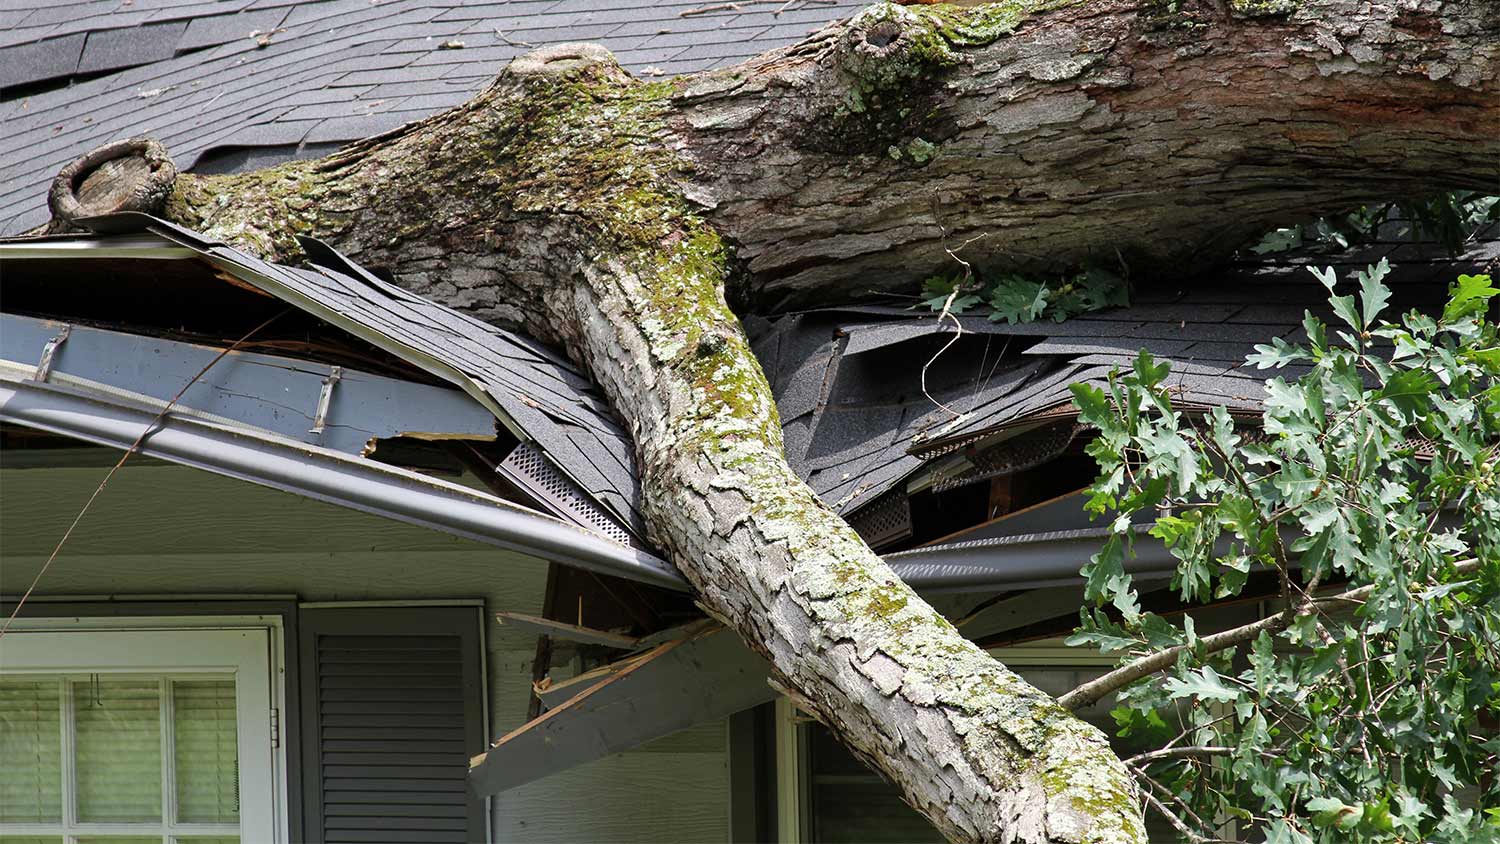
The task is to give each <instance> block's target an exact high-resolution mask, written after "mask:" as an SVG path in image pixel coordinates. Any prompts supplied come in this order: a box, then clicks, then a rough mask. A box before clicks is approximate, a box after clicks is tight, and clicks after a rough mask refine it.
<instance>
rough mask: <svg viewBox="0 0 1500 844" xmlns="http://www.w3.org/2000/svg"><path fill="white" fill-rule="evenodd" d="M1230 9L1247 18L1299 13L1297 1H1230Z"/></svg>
mask: <svg viewBox="0 0 1500 844" xmlns="http://www.w3.org/2000/svg"><path fill="white" fill-rule="evenodd" d="M1229 8H1230V9H1231V10H1233V11H1234V12H1235V14H1238V15H1240V16H1242V17H1247V18H1256V17H1268V16H1272V15H1289V14H1291V13H1292V12H1295V11H1297V0H1229Z"/></svg>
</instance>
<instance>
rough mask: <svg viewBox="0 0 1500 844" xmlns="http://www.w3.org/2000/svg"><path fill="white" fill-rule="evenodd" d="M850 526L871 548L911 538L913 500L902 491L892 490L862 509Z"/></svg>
mask: <svg viewBox="0 0 1500 844" xmlns="http://www.w3.org/2000/svg"><path fill="white" fill-rule="evenodd" d="M849 525H850V526H851V527H853V528H854V530H855V532H856V533H858V534H859V535H860V537H861V538H863V539H864V541H865V542H866V543H868V544H869V545H870V547H871V548H879V547H880V546H881V545H885V544H888V543H891V542H895V541H897V540H900V539H905V538H907V537H908V536H911V500H910V499H908V498H907V497H906V493H905V492H904V491H901V490H892V491H891V492H888V493H886V494H885V495H882V496H880V497H879V498H877V499H875V501H874V502H873V503H872V504H870V505H868V506H866V507H862V508H860V510H859V512H857V513H855V514H854V515H853V516H851V517H850V518H849Z"/></svg>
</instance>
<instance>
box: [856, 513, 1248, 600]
mask: <svg viewBox="0 0 1500 844" xmlns="http://www.w3.org/2000/svg"><path fill="white" fill-rule="evenodd" d="M1150 529H1151V526H1150V525H1132V526H1131V530H1132V531H1133V532H1134V533H1135V535H1136V540H1137V541H1136V543H1135V557H1134V558H1130V559H1126V560H1125V571H1127V572H1129V573H1130V574H1135V575H1161V576H1163V577H1170V576H1171V575H1172V573H1173V572H1174V571H1175V570H1176V568H1177V558H1176V557H1174V556H1172V553H1171V552H1170V551H1168V550H1167V547H1166V546H1165V545H1163V544H1162V543H1161V541H1160V540H1158V539H1156V538H1155V537H1153V536H1150V535H1148V533H1147V531H1149V530H1150ZM1109 535H1110V531H1109V529H1108V528H1083V529H1079V530H1054V531H1046V532H1043V533H1023V534H1020V535H1017V536H1004V537H1000V538H998V539H977V540H973V541H970V542H950V543H947V544H945V545H930V546H928V547H925V548H913V549H912V550H910V551H898V552H897V553H895V554H887V555H886V557H885V561H886V562H887V563H888V564H890V566H891V568H892V569H895V571H896V574H898V575H900V576H901V579H902V580H904V581H906V582H907V583H908V584H910V585H911V586H912V588H914V589H918V590H920V591H922V592H926V593H929V594H936V593H942V592H964V591H971V590H979V589H1037V588H1041V587H1044V586H1067V585H1076V584H1078V583H1081V582H1082V581H1083V578H1082V577H1081V576H1080V575H1079V574H1078V570H1079V569H1081V568H1083V565H1084V564H1085V563H1087V562H1088V561H1089V558H1090V557H1092V556H1093V555H1094V554H1096V553H1098V552H1099V549H1100V548H1102V547H1103V546H1104V541H1105V540H1106V539H1108V538H1109ZM1142 540H1144V541H1142ZM1223 544H1224V550H1225V551H1226V552H1227V551H1228V547H1229V540H1228V539H1224V540H1223Z"/></svg>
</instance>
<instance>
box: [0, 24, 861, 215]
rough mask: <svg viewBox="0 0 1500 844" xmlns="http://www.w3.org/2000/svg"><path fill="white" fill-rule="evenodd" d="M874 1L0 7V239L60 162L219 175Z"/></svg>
mask: <svg viewBox="0 0 1500 844" xmlns="http://www.w3.org/2000/svg"><path fill="white" fill-rule="evenodd" d="M862 5H864V0H774V2H773V0H739V2H735V3H718V2H712V1H711V0H660V2H648V1H647V0H509V2H489V3H465V2H463V0H311V2H307V0H303V2H297V0H204V2H183V0H78V1H77V2H66V0H64V2H41V0H15V2H8V3H4V4H0V124H3V131H0V139H3V140H0V235H12V234H17V233H20V232H23V231H28V230H30V229H32V228H34V227H35V226H37V225H40V224H42V223H45V222H46V220H47V211H46V203H45V197H46V189H47V185H48V184H49V183H50V181H51V179H52V177H53V175H55V174H56V173H57V171H58V170H59V169H60V168H61V167H62V166H63V165H64V164H66V163H67V162H69V161H71V160H73V159H74V158H77V157H78V156H80V155H82V154H83V153H85V152H87V151H88V150H90V149H93V148H95V147H97V146H100V145H101V144H105V143H108V142H110V141H114V140H119V139H121V138H127V137H133V136H137V135H150V136H152V137H154V138H156V139H157V140H159V141H161V142H162V143H163V144H164V145H165V146H166V147H167V149H169V150H170V151H171V153H172V156H173V158H174V160H175V161H176V163H177V166H178V167H179V168H181V169H183V170H196V171H198V172H227V171H233V170H240V169H252V168H255V167H260V166H265V165H267V164H271V163H275V162H277V161H282V160H286V159H288V158H292V157H309V156H314V155H321V154H323V153H325V152H328V151H330V150H331V149H333V148H335V147H337V146H339V145H340V144H343V143H347V142H349V141H354V140H358V139H361V138H365V137H368V136H371V135H375V134H379V133H381V132H384V131H387V130H390V129H394V128H395V127H397V126H400V125H401V124H404V123H408V122H411V121H413V120H418V119H421V118H423V117H426V116H428V115H430V114H433V113H435V112H438V111H442V110H444V109H447V108H449V107H451V106H454V105H457V104H459V103H461V102H463V101H464V100H467V99H468V98H469V97H471V96H472V95H473V94H474V93H475V92H476V91H478V90H479V89H480V88H482V87H483V86H484V85H485V84H486V83H488V82H489V81H490V80H491V79H493V78H494V77H495V75H496V74H497V73H498V72H499V71H500V70H501V69H502V68H504V67H505V65H506V63H507V62H509V61H510V60H511V59H513V58H515V57H516V56H518V55H520V54H522V53H525V52H527V51H529V50H532V49H535V48H537V47H542V46H546V45H549V44H558V43H564V42H570V41H590V42H594V43H598V44H602V45H604V46H605V47H607V48H609V49H610V50H611V51H613V52H614V53H615V56H616V57H617V58H618V59H619V60H620V63H621V64H622V65H623V66H624V67H625V68H627V69H628V70H630V71H632V72H633V73H635V74H636V75H638V76H645V77H654V76H664V75H672V74H679V73H689V72H693V71H699V70H706V69H709V68H713V67H719V66H722V65H726V64H733V63H735V62H737V61H741V60H743V59H746V58H749V57H751V56H754V55H757V54H759V53H762V52H765V51H766V50H769V49H772V48H774V47H780V46H784V45H786V44H790V43H793V42H796V41H799V40H801V39H802V38H803V37H804V36H806V35H807V34H808V33H809V32H811V31H812V30H815V29H817V28H820V27H821V26H823V25H824V24H826V23H828V22H829V21H832V20H835V19H837V18H841V17H846V16H848V15H849V14H852V13H853V12H854V11H855V10H856V9H858V8H859V7H860V6H862Z"/></svg>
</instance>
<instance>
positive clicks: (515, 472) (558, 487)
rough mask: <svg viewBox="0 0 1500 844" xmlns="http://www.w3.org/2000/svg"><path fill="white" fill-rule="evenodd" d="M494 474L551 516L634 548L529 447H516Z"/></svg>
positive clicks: (627, 535)
mask: <svg viewBox="0 0 1500 844" xmlns="http://www.w3.org/2000/svg"><path fill="white" fill-rule="evenodd" d="M495 471H497V472H499V473H500V475H501V476H502V477H504V478H505V479H506V480H507V481H509V482H511V483H512V484H515V485H516V486H518V487H520V488H521V489H522V490H524V491H525V492H526V493H527V494H528V495H530V496H531V497H532V498H533V499H535V500H536V502H537V503H538V504H540V505H541V506H542V507H543V508H544V509H546V510H547V512H549V513H551V514H552V515H554V516H556V517H558V518H560V519H564V520H566V521H570V522H573V523H574V524H576V525H579V526H580V527H585V528H588V529H589V530H592V531H595V532H597V533H601V534H603V535H605V536H607V537H609V538H610V539H613V540H614V541H616V542H618V543H620V544H621V545H631V544H633V543H632V542H631V539H632V537H631V534H630V531H628V530H626V529H625V527H624V526H623V525H621V524H620V523H619V522H617V521H615V520H614V519H613V518H611V517H610V515H609V514H608V513H606V512H605V511H604V509H603V508H601V507H599V506H598V505H596V504H595V503H594V502H593V501H592V500H591V499H590V498H589V497H588V496H587V495H585V494H584V493H583V491H582V490H581V489H579V488H578V485H577V484H575V483H573V482H572V481H571V480H569V479H568V477H567V476H566V475H564V474H563V473H562V472H559V471H558V470H557V469H556V468H555V467H553V465H552V463H551V462H550V461H548V460H547V457H546V456H545V455H544V454H542V452H541V451H540V450H538V449H537V448H536V446H534V445H532V444H531V443H524V442H523V443H521V444H520V445H518V446H516V447H515V449H514V450H512V451H511V453H510V454H509V455H508V456H507V457H506V458H505V460H504V461H502V462H501V463H500V465H499V466H497V467H496V469H495Z"/></svg>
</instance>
